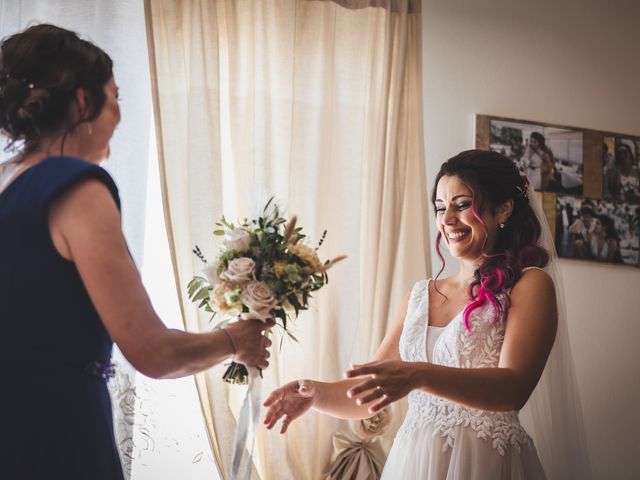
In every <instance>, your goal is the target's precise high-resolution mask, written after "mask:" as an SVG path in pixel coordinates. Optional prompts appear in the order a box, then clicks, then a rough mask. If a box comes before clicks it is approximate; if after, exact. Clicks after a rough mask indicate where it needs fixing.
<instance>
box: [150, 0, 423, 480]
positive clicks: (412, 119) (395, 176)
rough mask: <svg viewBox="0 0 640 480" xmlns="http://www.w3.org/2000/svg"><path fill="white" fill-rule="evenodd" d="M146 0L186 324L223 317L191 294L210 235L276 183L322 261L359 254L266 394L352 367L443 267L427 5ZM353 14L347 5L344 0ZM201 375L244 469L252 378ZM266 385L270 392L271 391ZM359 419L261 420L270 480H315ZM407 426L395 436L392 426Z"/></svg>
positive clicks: (261, 451)
mask: <svg viewBox="0 0 640 480" xmlns="http://www.w3.org/2000/svg"><path fill="white" fill-rule="evenodd" d="M339 3H340V5H339V4H338V3H335V2H330V1H305V0H297V1H289V2H276V1H260V2H257V1H247V0H237V1H230V0H228V1H223V0H217V1H216V0H209V1H205V0H195V1H191V2H180V1H178V0H154V1H151V0H148V1H146V2H145V5H146V10H147V22H148V26H147V28H148V30H149V45H150V54H151V64H152V65H151V67H152V77H153V83H154V88H155V106H156V123H157V126H158V135H159V142H158V145H159V149H160V165H161V177H162V181H163V200H164V205H165V215H166V219H167V226H168V230H169V238H170V247H171V250H172V256H173V260H174V268H175V271H176V281H177V288H178V291H179V295H180V297H181V303H182V308H183V312H184V317H185V322H186V326H187V328H188V329H190V330H194V331H199V330H207V329H210V328H211V325H210V323H209V319H208V317H207V316H203V315H201V314H200V313H199V312H197V311H196V309H195V307H194V305H192V304H190V303H189V301H188V299H187V298H186V289H185V287H186V284H187V282H188V281H189V279H190V278H191V276H192V275H193V274H194V273H196V272H197V271H198V269H199V268H200V265H199V262H198V260H197V259H195V258H194V256H193V255H192V253H191V250H192V248H193V247H194V245H198V246H199V247H200V248H201V249H202V250H203V252H204V253H205V255H206V256H208V257H210V256H213V255H214V253H215V245H214V239H213V237H212V235H211V231H212V229H213V226H214V222H215V221H216V219H217V218H218V217H219V216H220V215H221V214H223V213H224V214H225V215H227V216H228V217H230V218H234V217H242V216H245V215H248V214H249V202H248V200H247V195H246V194H247V192H248V191H250V190H252V189H253V188H254V187H255V186H260V187H262V188H265V189H267V190H268V191H270V192H272V193H273V194H275V195H276V196H277V197H278V198H279V199H282V200H283V201H284V202H285V203H286V204H287V205H288V210H289V213H291V214H293V213H295V214H297V215H298V217H299V222H300V224H301V225H303V226H304V228H305V230H306V231H307V232H308V233H309V235H310V239H311V241H317V240H318V239H319V238H320V236H321V235H322V232H323V230H324V229H325V228H326V229H327V230H328V236H327V239H326V241H325V242H324V244H323V245H322V248H321V249H320V252H319V253H320V254H321V255H323V256H325V257H331V256H334V255H337V254H347V255H349V259H348V260H347V261H346V262H344V263H341V264H340V265H339V266H338V267H336V268H335V269H334V270H332V271H331V272H330V282H329V285H328V286H327V288H325V289H324V290H322V291H321V292H320V293H319V295H317V298H316V300H315V304H316V308H315V310H313V311H309V312H305V313H304V314H303V315H302V316H301V318H300V319H299V321H298V322H297V324H296V325H295V326H294V330H295V331H294V333H295V334H296V336H297V337H298V338H299V339H300V344H295V343H292V342H288V341H285V342H284V343H283V347H282V350H281V351H280V350H278V349H277V348H275V349H274V352H273V353H274V356H273V361H272V366H271V367H270V368H269V370H267V371H266V372H265V381H264V384H265V387H264V388H265V389H266V390H269V389H270V388H272V387H275V386H276V385H280V384H282V383H283V382H285V381H288V380H291V379H293V378H298V377H312V378H319V379H324V380H333V379H336V378H340V377H341V375H342V372H343V371H344V370H345V369H346V367H347V366H348V364H349V363H350V362H352V361H364V360H366V359H367V358H368V357H369V355H370V354H371V352H372V351H373V350H375V348H376V347H377V345H378V344H379V342H380V341H381V339H382V337H383V335H384V333H385V331H386V328H387V325H388V322H389V321H390V319H391V317H392V316H393V315H394V313H395V309H396V307H397V305H398V303H399V300H400V298H401V297H402V296H403V295H404V294H405V293H406V292H407V291H408V289H409V288H410V287H411V286H412V285H413V283H414V282H415V281H416V280H417V279H419V278H423V277H424V276H425V275H426V273H427V271H428V270H429V263H428V262H429V260H428V258H429V257H428V254H427V252H428V235H427V233H426V231H427V226H426V223H427V220H426V218H427V215H428V213H427V199H426V188H425V184H424V183H425V182H424V171H423V168H424V166H423V145H422V112H421V106H422V99H421V93H420V64H419V62H420V18H419V11H418V9H417V6H419V2H408V1H401V0H399V1H342V2H339ZM345 7H349V8H345ZM223 370H224V367H223V366H221V367H218V368H214V369H212V370H211V371H209V372H207V373H206V374H204V375H201V376H199V377H198V385H199V390H200V397H201V400H202V403H203V408H204V412H205V416H206V420H207V426H208V430H209V434H210V438H211V442H212V446H213V450H214V454H215V457H216V460H217V462H218V464H219V465H220V469H221V471H222V472H224V470H226V469H227V468H228V466H229V462H230V448H231V443H232V435H233V428H234V426H235V420H234V414H233V411H235V409H236V408H237V404H238V402H237V400H238V397H239V396H240V395H239V392H240V391H241V389H240V387H228V386H226V385H224V384H222V382H221V381H220V377H221V375H222V372H223ZM265 393H267V392H265ZM338 430H342V431H348V425H347V424H346V422H343V421H338V420H334V419H330V418H328V417H322V416H319V415H316V414H314V413H311V414H309V415H307V416H305V417H304V418H302V419H300V420H298V421H297V422H295V423H294V424H293V425H292V427H291V428H290V430H289V433H288V434H287V436H286V437H280V436H278V435H277V434H276V433H274V432H266V431H264V430H259V432H258V443H257V448H256V451H257V458H256V461H257V471H258V472H259V474H260V476H261V477H262V478H265V479H287V478H295V479H317V478H320V477H321V476H322V474H323V472H326V471H327V468H328V463H329V457H330V454H331V451H332V446H331V444H332V438H331V437H332V434H333V433H334V432H336V431H338ZM392 434H393V429H390V430H389V432H388V435H392Z"/></svg>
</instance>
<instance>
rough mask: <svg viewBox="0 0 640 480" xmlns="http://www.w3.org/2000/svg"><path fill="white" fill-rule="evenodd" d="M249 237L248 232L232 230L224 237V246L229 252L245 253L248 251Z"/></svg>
mask: <svg viewBox="0 0 640 480" xmlns="http://www.w3.org/2000/svg"><path fill="white" fill-rule="evenodd" d="M250 241H251V237H250V236H249V232H247V231H246V230H245V229H243V228H234V229H233V230H231V231H230V232H227V233H226V234H225V235H224V244H225V245H226V246H227V248H229V249H231V250H237V251H238V252H246V251H247V250H249V242H250Z"/></svg>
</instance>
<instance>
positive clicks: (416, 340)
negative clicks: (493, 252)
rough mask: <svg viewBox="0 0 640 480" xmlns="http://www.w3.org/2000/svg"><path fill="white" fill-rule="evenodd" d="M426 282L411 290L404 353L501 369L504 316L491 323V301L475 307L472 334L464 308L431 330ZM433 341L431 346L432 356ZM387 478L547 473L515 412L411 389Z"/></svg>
mask: <svg viewBox="0 0 640 480" xmlns="http://www.w3.org/2000/svg"><path fill="white" fill-rule="evenodd" d="M428 282H429V281H428V280H421V281H419V282H417V283H416V285H415V286H414V288H413V291H412V293H411V296H410V300H409V305H408V310H407V316H406V318H405V323H404V329H403V332H402V336H401V338H400V355H401V357H402V359H403V360H404V361H407V362H427V361H431V362H432V363H435V364H439V365H445V366H449V367H464V368H483V367H497V366H498V360H499V358H500V350H501V348H502V343H503V340H504V322H502V321H500V322H493V321H492V319H493V315H494V312H493V309H492V307H491V306H490V305H485V306H482V307H480V308H477V309H476V310H474V311H473V312H472V314H471V316H470V318H469V321H470V324H471V329H472V332H473V333H469V332H468V331H467V329H466V327H465V325H464V322H463V320H462V312H460V313H458V315H456V317H455V318H454V319H453V320H451V322H450V323H449V324H448V325H447V326H446V327H444V328H442V329H441V330H440V331H439V332H438V331H437V330H436V329H432V328H429V329H427V325H428V319H427V312H428V305H429V299H428V295H429V289H428ZM427 330H428V333H429V336H431V335H437V334H439V337H438V338H437V340H436V341H435V343H434V342H433V339H432V338H431V339H429V340H430V341H429V342H428V341H427ZM428 343H431V345H429V346H428ZM428 347H432V348H433V355H432V358H428V354H427V350H430V349H431V348H428ZM382 479H383V480H400V479H402V480H425V479H429V480H445V479H446V480H500V479H503V480H507V479H508V480H521V479H526V480H538V479H545V474H544V471H543V469H542V465H541V463H540V460H539V459H538V455H537V453H536V450H535V447H534V445H533V441H532V439H531V437H530V436H529V435H528V434H527V432H525V430H524V429H523V428H522V426H521V425H520V422H519V420H518V412H515V411H512V412H491V411H485V410H477V409H474V408H469V407H466V406H464V405H461V404H459V403H455V402H451V401H449V400H445V399H443V398H440V397H436V396H434V395H430V394H428V393H425V392H422V391H419V390H414V391H413V392H411V393H410V394H409V409H408V412H407V416H406V418H405V420H404V422H403V424H402V426H401V427H400V430H399V431H398V434H397V435H396V438H395V440H394V443H393V447H392V448H391V451H390V452H389V456H388V458H387V462H386V465H385V467H384V471H383V473H382Z"/></svg>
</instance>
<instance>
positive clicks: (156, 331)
mask: <svg viewBox="0 0 640 480" xmlns="http://www.w3.org/2000/svg"><path fill="white" fill-rule="evenodd" d="M0 53H1V56H0V130H1V131H2V133H3V134H4V135H5V136H6V137H7V138H8V139H9V141H10V142H12V144H13V145H14V147H16V148H17V151H18V154H17V155H16V156H15V157H14V158H12V159H11V160H9V161H8V162H5V163H3V164H2V165H0V378H2V383H3V388H2V394H1V395H0V477H2V478H6V479H11V480H15V479H30V480H31V479H47V480H50V479H64V480H75V479H83V480H87V479H91V480H99V479H104V480H107V479H109V480H113V479H121V478H123V477H122V469H121V467H120V460H119V458H118V453H117V450H116V446H115V442H114V435H113V425H112V416H111V404H110V400H109V395H108V392H107V386H106V382H107V378H108V377H109V374H110V356H111V346H112V342H113V341H115V342H116V343H117V344H118V346H119V347H120V349H121V350H122V352H123V353H124V355H125V356H126V357H127V359H128V360H129V361H130V362H131V363H132V364H133V366H134V367H136V368H137V369H138V370H139V371H141V372H142V373H144V374H145V375H148V376H150V377H154V378H161V377H178V376H183V375H189V374H192V373H195V372H198V371H201V370H203V369H206V368H209V367H211V366H212V365H214V364H216V363H219V362H221V361H223V360H225V359H227V358H231V357H233V358H234V359H235V360H236V361H238V362H240V363H244V364H247V365H255V366H259V367H261V368H265V367H266V366H267V365H268V361H267V357H268V356H269V353H268V351H267V348H268V347H269V345H270V342H269V340H268V339H267V338H266V337H264V336H263V335H262V332H263V330H264V328H266V327H268V326H269V325H268V324H261V323H260V322H257V321H249V322H236V323H235V324H233V325H229V326H228V327H226V329H224V330H216V331H214V332H210V333H205V334H190V333H185V332H181V331H176V330H170V329H168V328H166V327H165V325H164V324H163V323H162V322H161V321H160V319H159V318H158V317H157V315H156V313H155V312H154V310H153V308H152V306H151V304H150V302H149V299H148V297H147V294H146V292H145V290H144V287H143V286H142V283H141V280H140V276H139V273H138V271H137V270H136V267H135V265H134V263H133V261H132V259H131V257H130V255H129V253H128V250H127V246H126V243H125V239H124V237H123V234H122V229H121V223H120V201H119V198H118V191H117V188H116V186H115V184H114V183H113V180H112V179H111V177H110V176H109V174H108V173H107V172H106V171H105V170H103V169H102V168H101V167H99V166H98V164H99V163H100V162H101V161H102V160H103V159H105V158H106V156H107V154H108V152H109V141H110V139H111V136H112V134H113V131H114V130H115V128H116V126H117V125H118V122H119V121H120V109H119V107H118V99H117V96H118V93H117V91H118V89H117V86H116V83H115V80H114V78H113V74H112V62H111V59H110V58H109V56H108V55H107V54H106V53H105V52H103V51H102V50H101V49H99V48H98V47H96V46H95V45H93V44H91V43H89V42H87V41H85V40H82V39H80V38H79V37H78V36H77V35H76V34H75V33H73V32H71V31H68V30H64V29H61V28H58V27H55V26H52V25H36V26H33V27H30V28H28V29H27V30H25V31H24V32H21V33H18V34H15V35H13V36H11V37H8V38H7V39H5V40H3V41H2V44H1V45H0Z"/></svg>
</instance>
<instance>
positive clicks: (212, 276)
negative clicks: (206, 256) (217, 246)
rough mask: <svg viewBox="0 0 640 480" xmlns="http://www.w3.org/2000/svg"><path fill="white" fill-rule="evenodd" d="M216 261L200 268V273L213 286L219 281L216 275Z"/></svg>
mask: <svg viewBox="0 0 640 480" xmlns="http://www.w3.org/2000/svg"><path fill="white" fill-rule="evenodd" d="M218 266H219V264H218V262H214V263H213V265H207V266H206V267H204V268H203V269H202V275H204V277H205V278H206V279H207V280H208V281H209V283H210V284H211V285H212V286H213V287H215V286H216V285H217V284H218V283H219V282H220V277H219V276H218Z"/></svg>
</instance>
